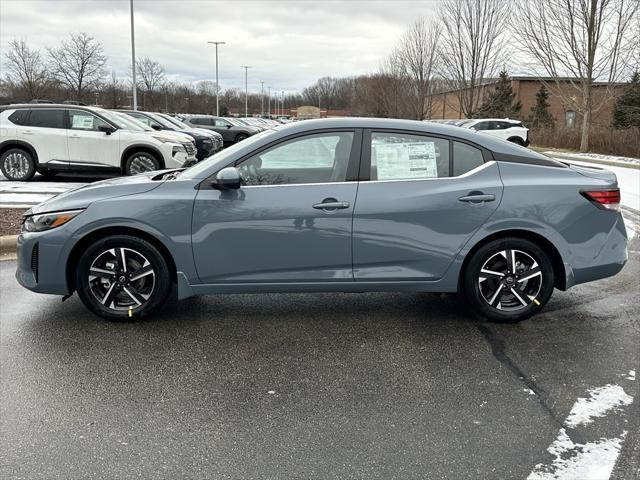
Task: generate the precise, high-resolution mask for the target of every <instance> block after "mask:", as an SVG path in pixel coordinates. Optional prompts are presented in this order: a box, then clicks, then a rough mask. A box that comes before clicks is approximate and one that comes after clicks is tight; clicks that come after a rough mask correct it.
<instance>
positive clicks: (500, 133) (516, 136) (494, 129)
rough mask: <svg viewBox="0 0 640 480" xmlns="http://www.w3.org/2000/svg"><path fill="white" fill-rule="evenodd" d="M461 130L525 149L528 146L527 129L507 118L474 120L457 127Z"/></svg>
mask: <svg viewBox="0 0 640 480" xmlns="http://www.w3.org/2000/svg"><path fill="white" fill-rule="evenodd" d="M458 126H459V127H463V128H470V129H472V130H478V131H480V132H484V133H486V134H488V135H491V136H494V137H498V138H502V139H503V140H508V141H510V142H513V143H516V144H518V145H522V146H523V147H526V146H528V145H529V129H528V128H527V127H525V126H524V125H523V124H522V122H521V121H520V120H510V119H508V118H474V119H471V120H466V121H465V122H463V123H461V124H460V125H458Z"/></svg>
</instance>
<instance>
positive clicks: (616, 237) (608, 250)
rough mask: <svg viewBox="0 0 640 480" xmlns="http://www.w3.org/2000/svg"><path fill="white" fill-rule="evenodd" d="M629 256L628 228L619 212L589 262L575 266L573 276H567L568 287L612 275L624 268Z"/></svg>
mask: <svg viewBox="0 0 640 480" xmlns="http://www.w3.org/2000/svg"><path fill="white" fill-rule="evenodd" d="M628 258H629V253H628V250H627V230H626V228H625V225H624V220H623V218H622V214H618V220H617V221H616V223H615V225H614V227H613V228H612V229H611V231H610V232H609V235H608V236H607V239H606V241H605V243H604V244H603V246H602V248H601V249H600V251H599V252H597V254H596V255H595V256H594V257H593V259H592V260H591V261H590V262H589V264H588V265H583V266H580V267H577V266H573V268H572V270H571V273H572V275H571V277H569V276H568V277H567V283H568V284H567V287H571V286H573V285H579V284H581V283H587V282H592V281H594V280H600V279H602V278H607V277H611V276H613V275H615V274H617V273H618V272H620V270H622V268H623V267H624V265H625V264H626V263H627V260H628Z"/></svg>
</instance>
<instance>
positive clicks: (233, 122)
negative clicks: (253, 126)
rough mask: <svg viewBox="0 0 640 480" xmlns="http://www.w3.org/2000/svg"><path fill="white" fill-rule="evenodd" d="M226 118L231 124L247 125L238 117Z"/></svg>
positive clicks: (237, 125)
mask: <svg viewBox="0 0 640 480" xmlns="http://www.w3.org/2000/svg"><path fill="white" fill-rule="evenodd" d="M225 120H226V121H227V122H229V123H230V124H231V125H235V126H236V127H241V126H246V125H245V124H244V123H242V122H240V121H238V119H237V118H229V117H226V118H225Z"/></svg>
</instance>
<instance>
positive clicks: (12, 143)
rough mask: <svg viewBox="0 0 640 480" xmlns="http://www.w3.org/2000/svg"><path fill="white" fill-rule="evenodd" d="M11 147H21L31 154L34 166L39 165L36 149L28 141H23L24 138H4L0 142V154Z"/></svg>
mask: <svg viewBox="0 0 640 480" xmlns="http://www.w3.org/2000/svg"><path fill="white" fill-rule="evenodd" d="M12 148H22V149H24V150H26V151H27V152H29V153H30V154H31V156H32V157H33V160H34V161H35V162H36V167H37V166H38V165H39V161H38V153H37V152H36V149H35V148H33V146H32V145H31V144H30V143H28V142H25V141H24V140H5V141H4V142H2V143H0V156H2V155H3V154H4V153H5V152H6V151H7V150H11V149H12Z"/></svg>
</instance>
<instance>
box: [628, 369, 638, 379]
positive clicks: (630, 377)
mask: <svg viewBox="0 0 640 480" xmlns="http://www.w3.org/2000/svg"><path fill="white" fill-rule="evenodd" d="M626 378H627V380H635V379H636V371H635V370H629V375H627V377H626Z"/></svg>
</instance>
